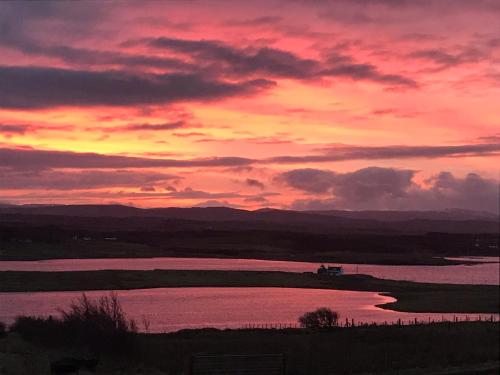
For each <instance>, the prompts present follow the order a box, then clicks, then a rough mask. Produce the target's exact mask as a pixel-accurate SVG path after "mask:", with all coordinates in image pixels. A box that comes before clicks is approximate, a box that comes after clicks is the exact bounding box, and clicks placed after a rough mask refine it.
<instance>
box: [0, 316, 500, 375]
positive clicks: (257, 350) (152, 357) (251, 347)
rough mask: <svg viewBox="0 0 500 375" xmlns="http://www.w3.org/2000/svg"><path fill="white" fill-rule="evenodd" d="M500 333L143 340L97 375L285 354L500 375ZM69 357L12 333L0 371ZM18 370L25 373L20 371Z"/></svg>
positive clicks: (233, 333) (317, 369) (314, 371)
mask: <svg viewBox="0 0 500 375" xmlns="http://www.w3.org/2000/svg"><path fill="white" fill-rule="evenodd" d="M499 328H500V325H499V323H493V322H462V323H434V324H426V325H415V326H363V327H350V328H333V329H330V330H305V329H289V330H224V331H219V330H215V329H205V330H193V331H180V332H177V333H170V334H154V335H152V334H138V335H137V336H136V340H135V345H134V351H133V352H132V353H130V354H127V355H126V356H122V357H118V358H117V357H109V356H107V355H104V354H103V355H101V356H100V360H99V364H98V366H97V373H98V374H115V373H116V374H118V373H119V374H122V375H131V374H139V373H141V374H158V375H160V374H164V375H165V374H177V375H181V374H188V372H187V371H186V369H187V367H188V364H189V359H190V358H191V357H192V356H194V355H228V354H230V355H235V354H246V355H259V354H284V355H285V358H286V375H320V374H321V375H323V374H391V375H392V374H394V375H395V374H398V375H403V374H407V375H415V374H426V375H431V374H432V375H438V374H440V375H444V374H455V375H466V374H467V375H472V374H475V375H477V374H484V375H486V374H498V373H499V333H500V331H499ZM33 345H34V346H33ZM68 350H71V353H72V355H73V356H78V355H79V354H78V353H79V351H78V348H69V347H67V346H64V347H60V348H53V347H51V348H49V347H47V346H44V345H43V344H41V343H40V342H38V343H35V344H34V343H30V342H27V341H24V342H20V337H19V336H18V335H16V334H15V333H9V334H8V335H7V337H4V338H0V359H3V360H4V361H3V362H2V361H0V368H3V369H6V370H7V373H13V374H23V375H32V374H33V375H35V374H36V375H45V374H47V375H48V374H49V373H50V371H49V370H48V363H49V360H53V359H54V358H59V357H61V356H65V355H67V353H68ZM21 365H23V367H22V371H21V372H16V371H15V370H16V369H19V368H21ZM2 366H3V367H2ZM44 368H45V370H43V369H44ZM11 370H12V371H13V372H9V371H11Z"/></svg>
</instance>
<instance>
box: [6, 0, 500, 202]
mask: <svg viewBox="0 0 500 375" xmlns="http://www.w3.org/2000/svg"><path fill="white" fill-rule="evenodd" d="M499 165H500V1H497V0H491V1H488V0H477V1H469V0H435V1H432V0H422V1H410V0H401V1H397V0H352V1H347V0H345V1H314V2H310V1H308V2H306V1H270V0H266V1H241V2H240V1H191V2H184V1H178V2H176V1H171V2H159V1H154V2H142V1H141V2H138V1H134V2H126V1H119V2H113V1H105V2H103V1H96V2H86V1H79V2H12V3H10V2H1V3H0V202H1V203H10V204H27V203H29V204H32V203H36V204H74V203H76V204H82V203H96V204H109V203H120V204H130V205H134V206H137V207H167V206H181V207H189V206H231V207H239V208H247V209H258V208H262V207H274V208H284V209H299V210H307V209H313V210H316V209H356V210H357V209H405V210H406V209H412V210H413V209H425V210H429V209H433V210H434V209H436V210H438V209H445V208H461V209H474V210H485V211H491V212H498V201H499V193H498V179H499Z"/></svg>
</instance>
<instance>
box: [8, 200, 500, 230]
mask: <svg viewBox="0 0 500 375" xmlns="http://www.w3.org/2000/svg"><path fill="white" fill-rule="evenodd" d="M37 216H38V217H40V218H39V219H36V217H37ZM41 216H43V218H41ZM61 216H62V217H67V218H69V217H71V218H72V219H71V220H66V219H65V220H60V219H57V217H61ZM15 217H17V219H16V218H15ZM78 218H81V219H78ZM88 218H96V220H84V219H88ZM106 218H107V219H110V218H116V219H120V220H115V221H113V220H105V219H106ZM127 219H128V220H127ZM0 220H2V221H5V220H7V221H10V220H15V221H26V222H41V221H43V222H45V223H47V224H48V223H54V224H56V225H58V224H60V223H61V221H62V222H68V223H69V222H73V223H75V225H76V223H78V222H79V221H81V222H86V223H87V225H91V224H92V223H93V222H94V223H96V225H97V223H98V222H102V221H105V222H106V224H107V225H113V222H116V225H118V222H119V223H120V225H122V226H124V227H129V226H130V227H136V226H141V227H147V226H148V225H151V226H152V227H155V226H158V225H164V223H165V220H168V221H169V223H170V225H172V223H173V222H180V223H181V224H182V227H183V228H185V227H187V228H199V227H200V224H196V223H204V224H203V225H202V226H201V227H205V228H207V227H208V228H211V229H222V230H227V229H229V230H234V229H259V230H262V229H264V230H265V229H269V230H276V229H279V230H300V231H312V232H338V233H342V232H359V231H362V232H380V233H384V232H398V233H405V232H406V233H409V232H411V233H413V232H450V233H480V232H484V233H495V232H498V217H497V216H495V215H493V214H490V213H486V212H476V211H466V210H446V211H340V210H336V211H289V210H277V209H260V210H255V211H248V210H241V209H234V208H227V207H206V208H198V207H194V208H178V207H168V208H150V209H141V208H136V207H130V206H123V205H21V206H0ZM242 223H244V224H242ZM177 225H179V224H177ZM132 229H133V228H132Z"/></svg>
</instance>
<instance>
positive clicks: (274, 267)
mask: <svg viewBox="0 0 500 375" xmlns="http://www.w3.org/2000/svg"><path fill="white" fill-rule="evenodd" d="M453 259H464V260H474V261H477V262H479V261H481V262H483V263H481V264H477V265H456V266H384V265H373V264H359V265H357V264H340V265H342V266H343V267H344V271H345V272H346V273H348V274H354V273H361V274H367V275H372V276H375V277H378V278H382V279H391V280H408V281H418V282H429V283H450V284H490V285H499V283H500V281H499V280H500V277H499V274H500V271H499V265H498V259H499V258H498V257H487V258H485V257H481V258H453ZM337 264H338V263H337ZM317 268H318V263H309V262H287V261H274V260H257V259H218V258H133V259H132V258H116V259H56V260H42V261H0V271H92V270H105V269H106V270H118V269H122V270H153V269H165V270H169V269H170V270H173V269H176V270H248V271H286V272H314V271H316V269H317Z"/></svg>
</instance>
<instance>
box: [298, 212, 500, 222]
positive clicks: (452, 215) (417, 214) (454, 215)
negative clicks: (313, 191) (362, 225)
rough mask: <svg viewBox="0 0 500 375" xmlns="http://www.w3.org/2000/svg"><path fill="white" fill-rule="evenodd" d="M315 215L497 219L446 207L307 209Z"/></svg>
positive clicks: (411, 218) (487, 215)
mask: <svg viewBox="0 0 500 375" xmlns="http://www.w3.org/2000/svg"><path fill="white" fill-rule="evenodd" d="M307 212H309V213H312V214H317V215H328V216H336V217H344V218H349V219H364V220H378V221H405V220H452V221H457V220H459V221H462V220H488V221H490V220H491V221H498V215H495V214H494V213H492V212H484V211H471V210H461V209H447V210H444V211H395V210H391V211H389V210H388V211H345V210H329V211H307Z"/></svg>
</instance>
